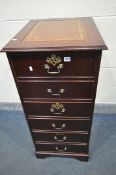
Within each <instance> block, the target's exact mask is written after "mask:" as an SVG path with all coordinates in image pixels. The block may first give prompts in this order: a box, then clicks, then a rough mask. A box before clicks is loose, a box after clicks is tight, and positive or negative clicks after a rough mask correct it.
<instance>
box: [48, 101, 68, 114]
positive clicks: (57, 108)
mask: <svg viewBox="0 0 116 175" xmlns="http://www.w3.org/2000/svg"><path fill="white" fill-rule="evenodd" d="M50 112H51V113H53V114H63V113H64V112H66V109H65V107H64V105H63V104H62V103H59V102H56V103H53V104H52V105H51V108H50Z"/></svg>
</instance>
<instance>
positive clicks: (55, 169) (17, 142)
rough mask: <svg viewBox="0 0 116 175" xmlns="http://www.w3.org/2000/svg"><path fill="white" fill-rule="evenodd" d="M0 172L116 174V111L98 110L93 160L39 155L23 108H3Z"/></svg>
mask: <svg viewBox="0 0 116 175" xmlns="http://www.w3.org/2000/svg"><path fill="white" fill-rule="evenodd" d="M0 175H116V115H111V114H110V115H108V114H95V115H94V120H93V127H92V135H91V142H90V159H89V162H80V161H78V160H76V159H73V158H53V157H50V158H45V159H37V158H36V157H35V155H34V147H33V144H32V140H31V136H30V133H29V130H28V127H27V124H26V120H25V118H24V114H23V112H19V111H18V112H17V111H14V112H13V111H12V112H11V111H10V112H8V111H7V112H0Z"/></svg>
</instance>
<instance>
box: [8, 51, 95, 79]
mask: <svg viewBox="0 0 116 175" xmlns="http://www.w3.org/2000/svg"><path fill="white" fill-rule="evenodd" d="M97 54H98V53H97V52H95V51H83V52H68V51H67V52H54V53H53V52H35V53H32V52H31V53H18V54H17V53H9V58H10V59H12V64H13V67H14V70H15V73H16V76H17V77H18V78H21V77H23V78H24V77H25V78H26V77H27V78H28V77H34V78H35V77H44V78H45V77H56V76H59V77H60V76H65V77H67V76H68V77H70V76H74V77H75V76H86V77H87V76H94V75H95V71H96V68H95V63H96V60H97Z"/></svg>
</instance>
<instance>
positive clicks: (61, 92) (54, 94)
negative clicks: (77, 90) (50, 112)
mask: <svg viewBox="0 0 116 175" xmlns="http://www.w3.org/2000/svg"><path fill="white" fill-rule="evenodd" d="M47 92H48V93H49V94H50V95H51V96H60V95H62V94H64V92H65V90H64V89H60V90H59V91H58V93H53V90H52V89H50V88H49V89H47Z"/></svg>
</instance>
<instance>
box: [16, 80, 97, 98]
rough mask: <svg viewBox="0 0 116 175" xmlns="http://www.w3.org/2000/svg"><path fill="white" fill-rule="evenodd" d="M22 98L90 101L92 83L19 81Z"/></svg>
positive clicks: (81, 81) (82, 81)
mask: <svg viewBox="0 0 116 175" xmlns="http://www.w3.org/2000/svg"><path fill="white" fill-rule="evenodd" d="M19 87H20V90H21V95H22V97H23V98H31V99H37V98H78V99H92V97H93V90H94V81H92V80H90V81H89V80H88V81H87V80H85V81H84V80H80V81H76V80H72V81H71V80H70V81H67V80H64V81H58V80H55V81H54V80H49V81H42V82H41V81H37V80H29V81H27V80H26V81H23V80H21V81H19Z"/></svg>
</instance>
